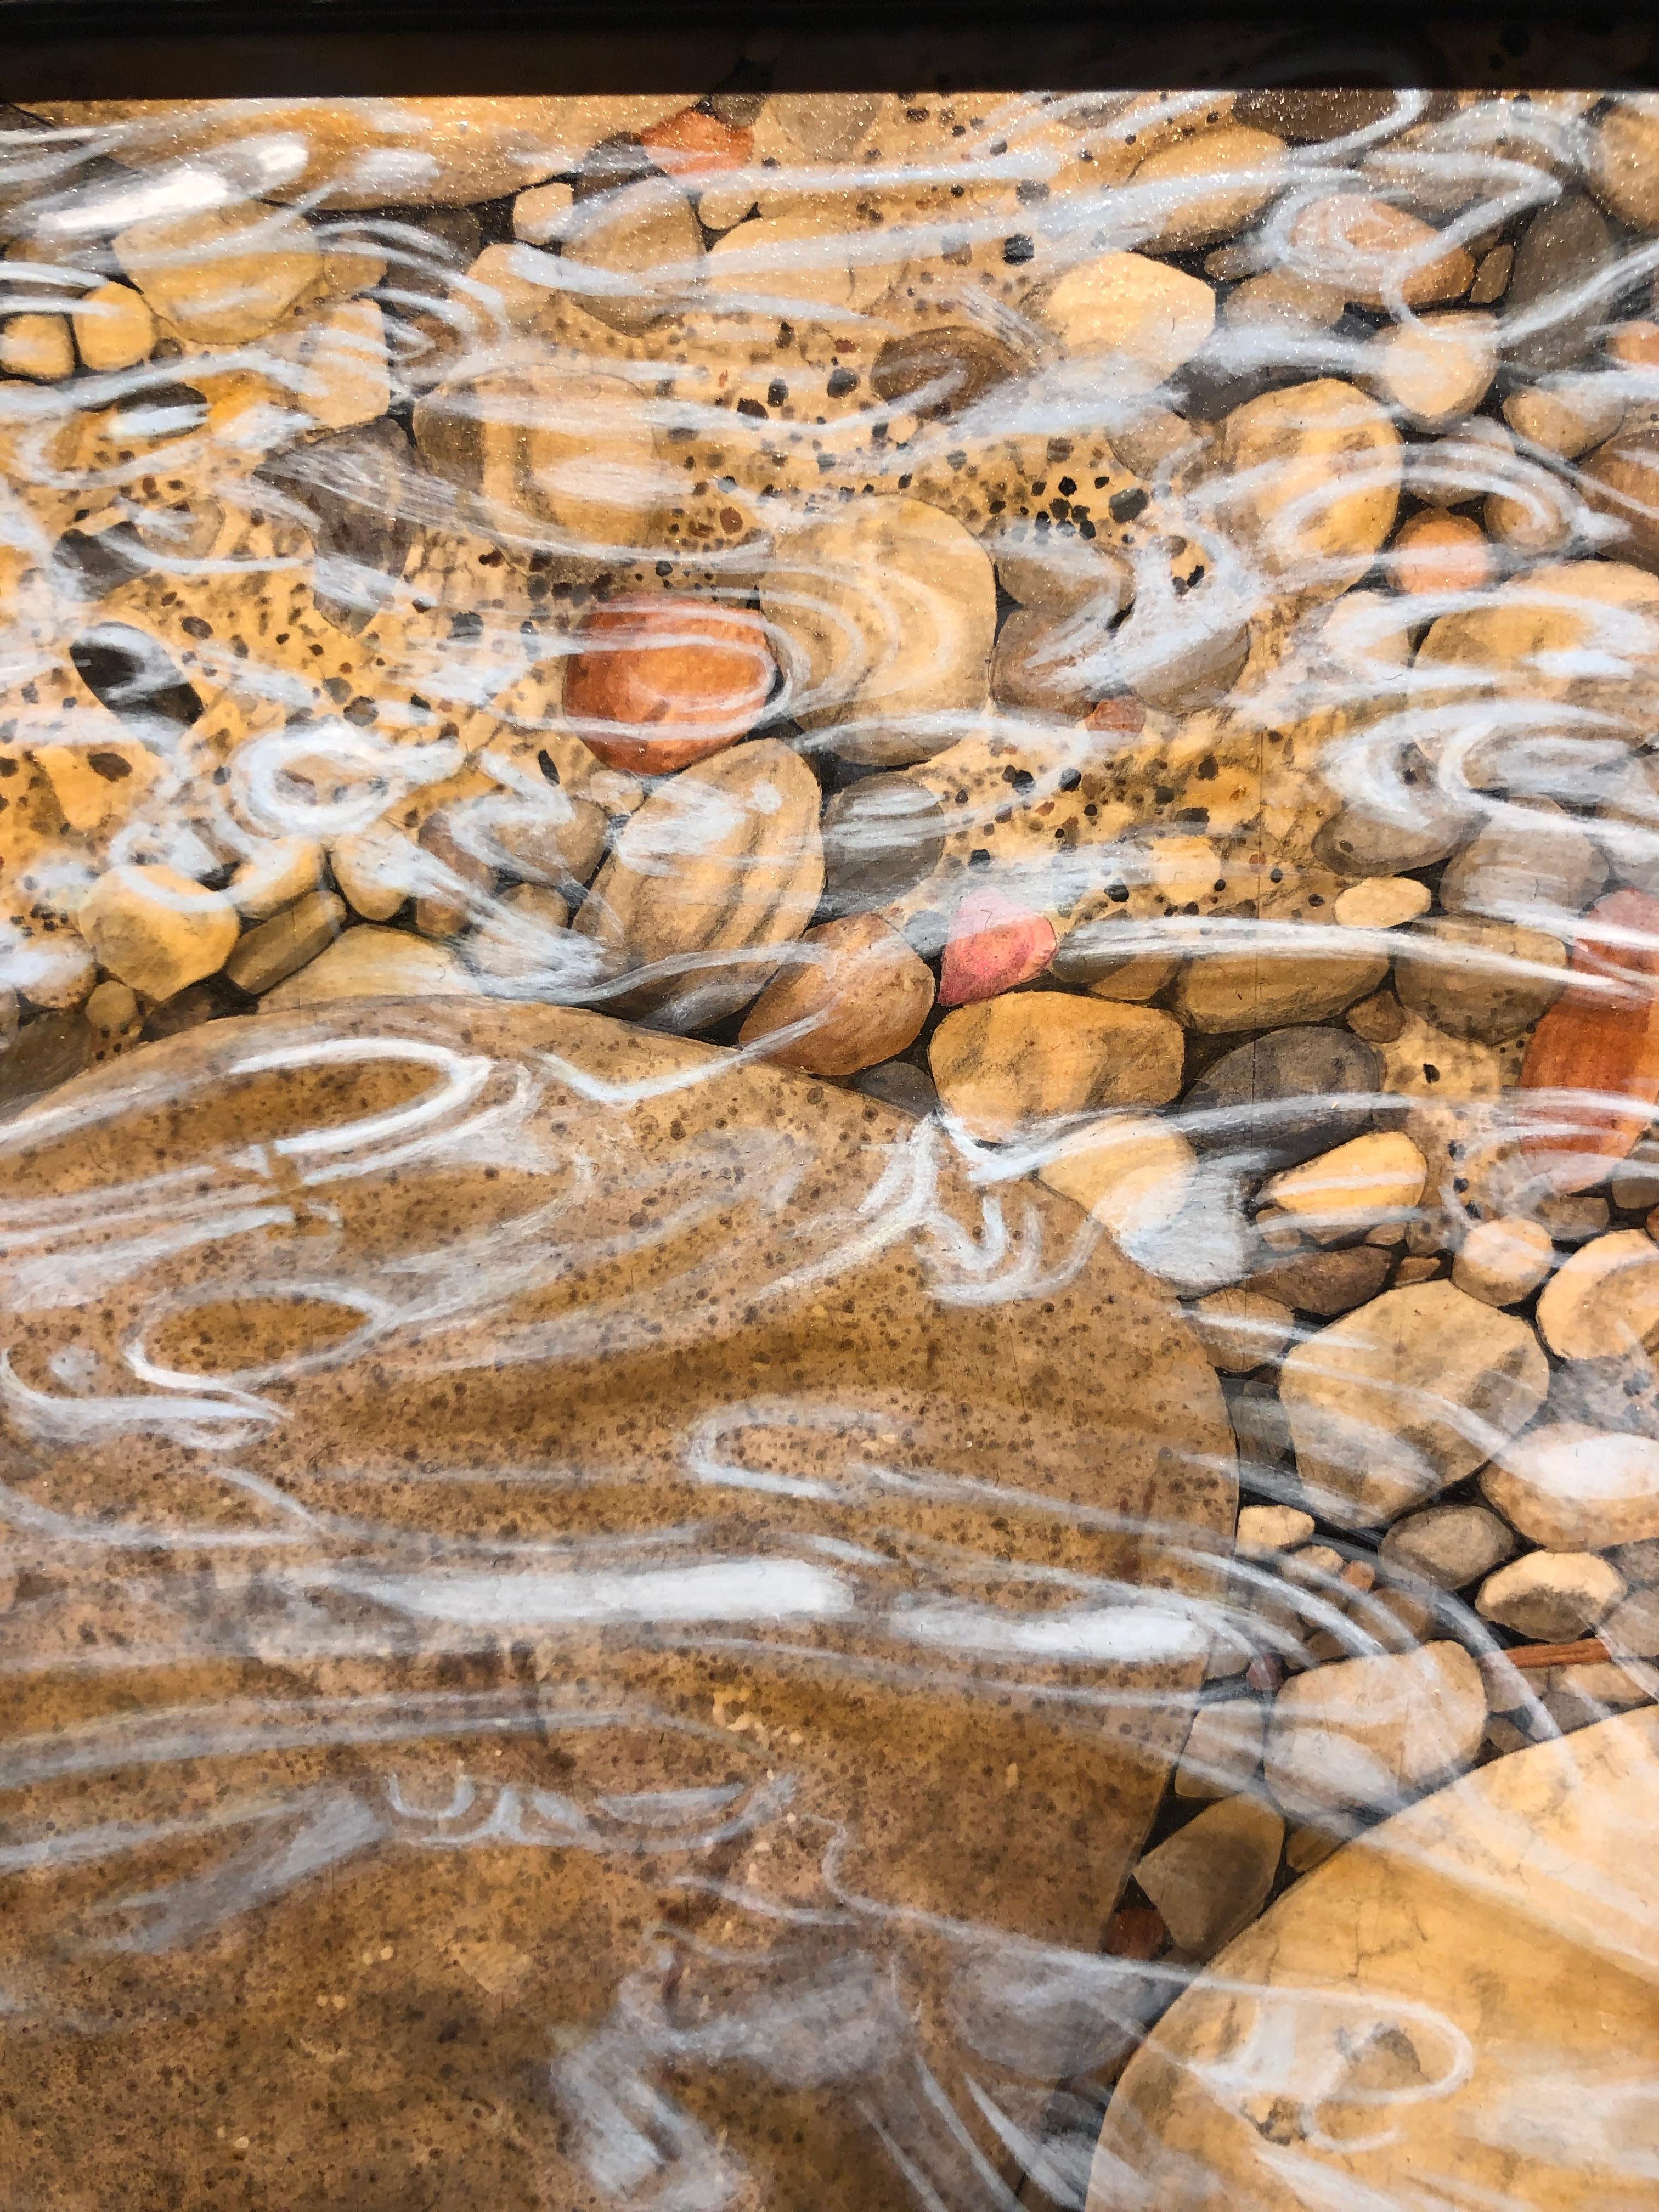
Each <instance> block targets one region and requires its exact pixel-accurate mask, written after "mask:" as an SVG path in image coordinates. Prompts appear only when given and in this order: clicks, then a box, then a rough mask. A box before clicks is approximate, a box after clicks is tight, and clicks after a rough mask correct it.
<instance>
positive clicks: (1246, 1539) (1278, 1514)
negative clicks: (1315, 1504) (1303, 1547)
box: [1237, 1505, 1314, 1555]
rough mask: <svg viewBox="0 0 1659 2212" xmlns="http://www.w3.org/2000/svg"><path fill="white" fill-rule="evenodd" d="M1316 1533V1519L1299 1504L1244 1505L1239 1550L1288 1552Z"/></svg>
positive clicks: (1238, 1543) (1240, 1509)
mask: <svg viewBox="0 0 1659 2212" xmlns="http://www.w3.org/2000/svg"><path fill="white" fill-rule="evenodd" d="M1313 1532H1314V1517H1313V1515H1312V1514H1311V1513H1304V1512H1303V1510H1302V1509H1301V1507H1300V1506H1297V1505H1241V1506H1240V1507H1239V1509H1238V1534H1237V1547H1238V1549H1239V1550H1240V1551H1241V1552H1242V1553H1246V1554H1247V1555H1248V1554H1249V1553H1252V1552H1285V1551H1288V1550H1289V1549H1290V1547H1291V1545H1292V1544H1301V1543H1305V1542H1306V1541H1307V1539H1308V1538H1309V1537H1310V1536H1311V1535H1312V1534H1313Z"/></svg>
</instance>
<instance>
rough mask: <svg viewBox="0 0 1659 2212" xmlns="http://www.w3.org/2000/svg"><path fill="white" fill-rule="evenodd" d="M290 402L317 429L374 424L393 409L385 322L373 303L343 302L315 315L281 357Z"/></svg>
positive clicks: (375, 303) (378, 306)
mask: <svg viewBox="0 0 1659 2212" xmlns="http://www.w3.org/2000/svg"><path fill="white" fill-rule="evenodd" d="M284 358H285V359H288V360H289V361H290V362H291V367H292V372H293V374H292V380H291V383H290V384H289V389H290V390H291V392H292V394H293V398H294V402H295V405H296V406H298V407H299V408H301V410H303V411H304V413H305V414H307V416H310V418H311V420H312V421H313V422H314V423H315V424H316V425H317V427H318V428H319V429H321V430H346V429H349V428H351V427H352V425H353V424H354V423H357V422H374V421H375V420H376V419H377V418H378V417H379V416H382V415H384V414H385V413H386V409H387V408H388V407H389V406H390V405H391V404H392V376H391V367H390V363H389V362H388V360H387V356H386V318H385V316H384V315H383V314H382V313H381V312H380V303H379V301H375V300H345V301H342V302H341V303H340V305H339V306H338V307H331V308H330V309H329V310H328V312H327V313H325V314H322V315H319V316H317V317H316V318H315V319H313V320H312V321H310V322H308V323H307V325H305V328H304V331H303V333H302V334H301V338H300V341H299V342H298V343H296V344H295V346H294V347H293V348H292V349H291V353H289V354H287V355H285V356H284Z"/></svg>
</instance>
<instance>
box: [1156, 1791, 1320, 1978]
mask: <svg viewBox="0 0 1659 2212" xmlns="http://www.w3.org/2000/svg"><path fill="white" fill-rule="evenodd" d="M1284 1845H1285V1823H1284V1822H1283V1821H1282V1820H1280V1819H1279V1815H1278V1814H1277V1813H1275V1812H1274V1811H1273V1808H1272V1806H1271V1805H1264V1804H1263V1803H1262V1802H1261V1799H1260V1798H1259V1797H1224V1798H1223V1799H1222V1800H1221V1802H1220V1803H1219V1804H1216V1805H1211V1806H1208V1807H1206V1809H1205V1810H1204V1811H1203V1812H1201V1813H1199V1814H1195V1815H1194V1818H1193V1819H1192V1820H1188V1823H1187V1825H1186V1826H1185V1827H1184V1828H1180V1829H1177V1830H1176V1833H1175V1834H1174V1835H1173V1836H1170V1837H1169V1838H1167V1839H1166V1840H1165V1841H1164V1842H1163V1843H1161V1844H1158V1848H1157V1849H1156V1850H1151V1851H1148V1852H1147V1854H1146V1857H1145V1858H1144V1859H1142V1860H1141V1861H1140V1862H1139V1864H1138V1865H1137V1866H1136V1868H1135V1880H1136V1881H1138V1882H1139V1885H1140V1887H1142V1889H1144V1890H1145V1891H1146V1894H1147V1896H1148V1897H1150V1898H1151V1899H1152V1903H1153V1904H1154V1905H1156V1906H1157V1907H1158V1911H1159V1912H1160V1913H1161V1914H1162V1915H1163V1917H1164V1926H1165V1927H1166V1928H1167V1929H1169V1931H1170V1935H1171V1936H1174V1938H1175V1940H1176V1942H1177V1943H1178V1944H1179V1945H1180V1947H1181V1948H1182V1950H1183V1951H1188V1952H1190V1953H1191V1954H1192V1955H1193V1956H1194V1958H1196V1959H1207V1958H1209V1957H1210V1956H1211V1954H1212V1953H1214V1952H1216V1951H1218V1950H1219V1949H1220V1948H1221V1946H1222V1945H1223V1944H1224V1943H1226V1942H1231V1939H1232V1938H1233V1937H1234V1936H1237V1933H1238V1931H1239V1930H1240V1929H1241V1928H1245V1927H1248V1926H1249V1923H1250V1922H1251V1921H1252V1920H1254V1919H1255V1917H1256V1915H1257V1913H1258V1912H1260V1911H1261V1908H1262V1906H1263V1905H1265V1904H1266V1903H1267V1893H1268V1891H1269V1890H1270V1889H1271V1888H1272V1887H1273V1877H1274V1875H1276V1874H1277V1873H1278V1872H1279V1853H1280V1852H1281V1851H1282V1850H1283V1849H1284Z"/></svg>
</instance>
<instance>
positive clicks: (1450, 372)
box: [1370, 312, 1498, 430]
mask: <svg viewBox="0 0 1659 2212" xmlns="http://www.w3.org/2000/svg"><path fill="white" fill-rule="evenodd" d="M1370 354H1371V356H1372V360H1373V364H1374V365H1373V366H1372V368H1371V370H1370V380H1371V382H1372V385H1373V386H1374V388H1375V389H1376V392H1377V393H1378V395H1379V396H1380V397H1381V398H1385V399H1388V400H1390V401H1391V402H1392V403H1393V404H1394V405H1395V406H1396V407H1398V408H1400V409H1401V410H1402V411H1403V412H1404V413H1405V414H1406V415H1407V416H1409V417H1410V418H1411V420H1412V421H1413V422H1414V423H1415V424H1416V425H1417V427H1418V428H1419V429H1422V430H1443V429H1444V428H1446V427H1447V426H1448V424H1449V423H1452V422H1455V421H1456V420H1457V418H1458V417H1459V416H1461V415H1468V414H1472V413H1473V412H1474V410H1475V409H1476V408H1477V407H1478V406H1479V405H1480V402H1481V401H1482V400H1483V399H1484V398H1486V393H1487V392H1488V391H1489V390H1490V389H1491V387H1492V378H1493V377H1494V376H1495V375H1496V374H1498V323H1497V319H1496V317H1494V316H1492V315H1486V314H1480V313H1468V312H1459V313H1453V314H1443V315H1426V316H1421V317H1419V318H1418V319H1415V320H1413V321H1412V322H1409V323H1396V324H1395V325H1394V327H1393V328H1392V329H1391V330H1388V331H1383V333H1382V335H1381V336H1380V337H1376V338H1374V339H1373V340H1372V341H1371V345H1370Z"/></svg>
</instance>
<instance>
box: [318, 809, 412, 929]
mask: <svg viewBox="0 0 1659 2212" xmlns="http://www.w3.org/2000/svg"><path fill="white" fill-rule="evenodd" d="M328 857H329V863H330V866H331V867H332V868H333V871H334V880H335V882H336V883H337V884H338V885H339V886H340V889H341V891H342V892H343V894H344V896H345V899H346V902H347V903H348V904H349V906H350V908H352V910H353V912H354V913H356V914H360V915H362V918H363V920H364V921H390V920H391V919H392V915H394V914H396V913H397V911H398V908H399V907H400V906H401V905H402V904H403V902H404V900H405V899H406V898H407V897H408V896H409V895H410V891H411V890H413V889H414V887H415V878H416V872H417V869H418V866H419V864H418V862H417V860H416V854H415V846H414V842H413V840H412V839H410V838H408V837H404V836H400V835H399V834H398V831H397V830H395V829H387V828H386V826H385V825H384V824H378V823H377V824H376V825H375V826H374V827H373V828H372V829H364V830H360V831H358V832H357V833H356V836H350V837H342V838H341V839H340V840H339V841H338V842H337V843H336V844H333V845H331V846H330V848H329V854H328Z"/></svg>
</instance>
